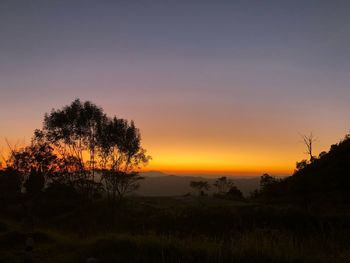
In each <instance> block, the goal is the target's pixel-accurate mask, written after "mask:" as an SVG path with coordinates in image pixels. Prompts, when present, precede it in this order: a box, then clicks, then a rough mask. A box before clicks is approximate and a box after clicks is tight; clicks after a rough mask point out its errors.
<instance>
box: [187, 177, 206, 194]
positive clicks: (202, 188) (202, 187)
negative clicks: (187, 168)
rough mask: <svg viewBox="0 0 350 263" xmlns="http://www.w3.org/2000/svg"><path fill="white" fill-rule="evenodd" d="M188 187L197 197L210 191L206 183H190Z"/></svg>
mask: <svg viewBox="0 0 350 263" xmlns="http://www.w3.org/2000/svg"><path fill="white" fill-rule="evenodd" d="M190 187H191V188H193V189H194V190H195V191H197V192H198V195H199V196H204V195H205V192H206V191H209V189H210V185H209V183H208V182H206V181H191V182H190Z"/></svg>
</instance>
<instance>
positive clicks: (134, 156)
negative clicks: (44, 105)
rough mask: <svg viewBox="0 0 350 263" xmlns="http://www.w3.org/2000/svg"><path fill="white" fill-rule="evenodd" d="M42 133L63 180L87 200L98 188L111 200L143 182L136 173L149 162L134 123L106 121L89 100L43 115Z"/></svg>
mask: <svg viewBox="0 0 350 263" xmlns="http://www.w3.org/2000/svg"><path fill="white" fill-rule="evenodd" d="M43 134H44V135H45V138H46V140H47V141H48V142H50V143H51V144H52V145H53V146H54V149H55V150H56V151H57V152H58V154H59V157H60V158H61V159H62V162H61V164H62V167H61V170H62V171H64V178H65V180H69V183H70V184H71V185H74V186H75V187H76V188H77V189H78V190H79V192H81V193H83V194H84V195H85V196H87V197H88V198H90V197H91V196H93V194H94V193H95V192H96V191H97V190H98V188H100V187H101V186H102V187H103V188H104V189H105V190H106V192H107V194H108V196H110V197H112V198H113V199H115V197H116V196H119V197H122V196H124V195H125V194H127V193H130V192H131V191H133V190H135V189H136V188H137V187H138V181H139V180H140V179H142V177H141V176H139V174H138V173H137V170H138V169H139V168H140V167H141V166H143V165H145V164H147V162H148V160H149V159H150V157H149V156H147V155H146V151H145V150H144V149H143V148H142V147H141V135H140V132H139V130H138V129H137V128H136V127H135V125H134V123H133V122H130V123H129V122H128V121H126V120H124V119H118V118H117V117H113V118H109V117H107V115H106V114H105V113H104V112H103V110H102V109H101V108H99V107H97V106H96V105H95V104H93V103H91V102H89V101H87V102H81V101H80V100H75V101H73V102H72V104H71V105H69V106H65V107H63V108H62V109H60V110H52V111H51V113H50V114H46V116H45V120H44V128H43ZM96 171H98V172H99V173H98V174H99V177H100V179H101V183H102V185H101V184H100V183H98V182H97V181H96V176H95V175H96ZM63 180H64V179H63Z"/></svg>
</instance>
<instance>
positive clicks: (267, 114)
mask: <svg viewBox="0 0 350 263" xmlns="http://www.w3.org/2000/svg"><path fill="white" fill-rule="evenodd" d="M349 13H350V1H346V0H344V1H340V0H339V1H338V0H335V1H322V0H317V1H313V0H306V1H304V0H293V1H292V0H290V1H287V0H284V1H280V0H278V1H277V0H276V1H269V0H266V1H261V0H256V1H253V0H244V1H243V0H242V1H228V0H227V1H224V0H217V1H207V0H200V1H199V0H198V1H196V0H176V1H175V0H173V1H170V0H169V1H168V0H159V1H153V0H149V1H141V0H139V1H136V0H135V1H133V0H128V1H126V0H125V1H123V0H120V1H108V0H99V1H97V0H94V1H92V0H84V1H78V0H77V1H71V0H69V1H68V0H67V1H65V0H60V1H58V0H57V1H55V0H53V1H44V0H41V1H38V0H32V1H26V0H23V1H16V0H2V1H1V2H0V151H2V152H3V153H4V152H6V149H7V146H6V143H5V139H7V140H8V141H9V142H10V143H11V144H12V145H21V144H25V143H28V142H29V141H30V138H31V136H32V134H33V130H34V129H36V128H40V127H41V125H42V121H43V116H44V114H45V113H46V112H50V110H51V109H52V108H56V109H58V108H61V107H63V106H65V105H68V104H70V102H72V101H73V100H74V99H75V98H80V99H81V100H90V101H92V102H94V103H95V104H97V105H99V106H101V107H102V108H104V110H105V112H106V113H108V114H109V115H117V116H118V117H120V118H126V119H128V120H134V121H135V124H136V126H137V127H138V128H139V129H140V131H141V134H142V143H143V146H144V148H146V149H147V150H148V153H149V154H150V155H151V156H152V157H153V160H152V161H151V162H150V164H149V165H148V166H147V167H146V169H147V170H160V171H163V172H169V173H175V174H196V173H201V174H203V173H205V174H209V175H210V174H213V175H214V174H232V175H260V174H262V173H265V172H268V173H271V174H276V175H278V174H279V175H282V174H291V173H292V172H293V170H294V167H295V163H296V161H299V160H301V159H305V158H307V155H306V154H305V149H304V146H303V144H302V142H301V138H300V135H301V134H309V133H310V132H313V133H314V134H315V136H316V137H317V142H316V143H315V154H318V153H319V152H321V151H323V150H328V149H329V147H330V145H331V144H334V143H337V142H339V140H340V139H342V138H343V137H344V135H345V134H347V133H348V132H349V131H350V123H349V122H348V116H349V112H350V103H349V99H350V87H349V83H350V72H349V70H350V16H349Z"/></svg>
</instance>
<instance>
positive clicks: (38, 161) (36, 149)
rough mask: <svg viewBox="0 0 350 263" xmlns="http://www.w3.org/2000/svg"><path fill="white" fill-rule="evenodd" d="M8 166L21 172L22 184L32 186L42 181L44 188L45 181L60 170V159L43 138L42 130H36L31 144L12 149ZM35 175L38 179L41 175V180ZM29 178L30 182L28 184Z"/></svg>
mask: <svg viewBox="0 0 350 263" xmlns="http://www.w3.org/2000/svg"><path fill="white" fill-rule="evenodd" d="M7 166H8V167H11V168H12V169H14V170H16V171H17V172H19V174H20V175H21V186H24V187H25V188H27V186H28V187H31V186H29V185H32V184H33V183H34V182H37V183H38V182H39V181H41V183H40V185H42V187H41V189H42V188H43V187H44V185H45V182H46V181H47V180H50V179H52V178H53V175H54V173H55V172H57V171H58V170H59V161H58V159H57V156H56V154H55V153H54V149H53V147H51V145H50V144H49V143H48V142H47V141H45V140H43V134H42V133H41V131H39V130H36V131H35V133H34V137H33V139H32V141H31V144H30V145H29V146H27V147H25V148H22V149H19V150H12V151H11V154H10V157H9V159H8V160H7ZM35 176H38V178H37V179H38V180H39V177H40V180H39V181H36V179H34V177H35ZM35 178H36V177H35ZM28 180H30V182H28V184H27V181H28ZM33 180H34V181H33ZM35 184H36V183H35ZM36 187H38V185H37V186H36ZM27 190H28V189H27Z"/></svg>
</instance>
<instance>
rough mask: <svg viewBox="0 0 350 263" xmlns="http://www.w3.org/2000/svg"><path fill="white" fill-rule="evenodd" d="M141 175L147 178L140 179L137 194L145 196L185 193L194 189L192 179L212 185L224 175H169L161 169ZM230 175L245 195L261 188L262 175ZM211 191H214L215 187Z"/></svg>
mask: <svg viewBox="0 0 350 263" xmlns="http://www.w3.org/2000/svg"><path fill="white" fill-rule="evenodd" d="M141 175H142V176H144V177H145V179H144V180H142V181H140V188H139V189H138V190H137V191H136V194H137V195H145V196H180V195H185V194H187V193H190V192H192V191H193V190H192V189H191V187H190V182H191V181H207V182H208V183H209V184H210V185H212V184H213V183H214V181H215V180H216V178H219V177H221V176H222V175H218V176H217V177H214V176H211V177H210V178H208V177H206V176H205V175H198V176H193V175H186V176H185V175H169V174H166V173H163V172H159V171H147V172H142V173H141ZM228 177H229V178H230V179H232V180H233V181H234V183H235V184H236V186H237V187H238V188H239V189H240V190H241V191H242V193H243V194H244V195H245V196H247V195H249V193H251V192H253V191H254V190H256V189H258V188H259V182H260V177H247V178H244V177H232V176H228ZM210 192H214V188H213V187H212V188H211V191H210Z"/></svg>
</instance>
